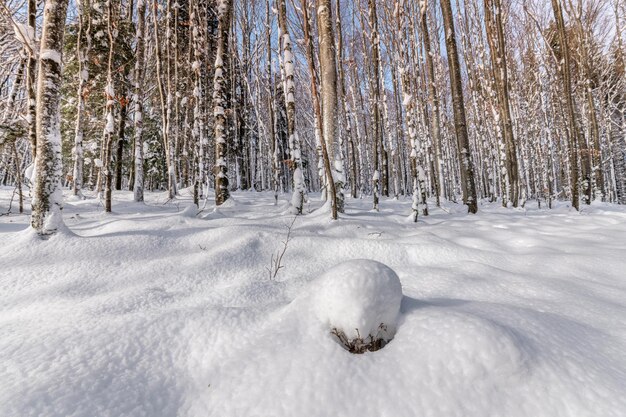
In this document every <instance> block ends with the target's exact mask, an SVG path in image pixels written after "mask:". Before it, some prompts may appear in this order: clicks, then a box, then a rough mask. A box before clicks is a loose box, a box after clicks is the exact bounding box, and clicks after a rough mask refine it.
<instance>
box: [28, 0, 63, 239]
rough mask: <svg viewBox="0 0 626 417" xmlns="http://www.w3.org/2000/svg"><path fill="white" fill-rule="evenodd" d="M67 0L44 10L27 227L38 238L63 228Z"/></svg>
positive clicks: (54, 2)
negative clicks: (62, 89) (63, 115)
mask: <svg viewBox="0 0 626 417" xmlns="http://www.w3.org/2000/svg"><path fill="white" fill-rule="evenodd" d="M67 3H68V0H56V1H55V0H48V2H47V3H46V5H45V7H44V16H43V30H42V33H41V44H40V51H39V52H40V55H39V56H40V64H39V74H38V86H37V87H38V88H37V110H36V111H37V138H38V140H37V159H36V160H35V170H36V174H35V187H34V190H33V199H32V203H31V204H32V208H33V211H32V217H31V227H32V228H33V229H34V230H35V231H36V232H37V233H38V234H39V235H48V234H52V233H55V232H56V231H57V230H58V229H59V228H60V227H62V225H63V217H62V215H61V210H62V206H63V192H62V191H61V177H62V159H61V120H60V119H61V117H60V107H61V94H60V93H61V92H60V89H61V83H62V53H63V35H64V31H65V18H66V12H67Z"/></svg>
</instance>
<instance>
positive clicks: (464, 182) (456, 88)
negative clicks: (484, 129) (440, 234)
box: [441, 0, 478, 213]
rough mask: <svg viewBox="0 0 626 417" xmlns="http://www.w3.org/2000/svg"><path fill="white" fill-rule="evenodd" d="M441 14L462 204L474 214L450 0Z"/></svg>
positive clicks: (471, 167) (475, 203) (443, 3)
mask: <svg viewBox="0 0 626 417" xmlns="http://www.w3.org/2000/svg"><path fill="white" fill-rule="evenodd" d="M441 12H442V14H443V23H444V30H445V32H446V52H447V55H448V65H449V66H450V87H451V91H452V107H453V110H454V128H455V131H456V138H457V145H458V156H459V168H460V170H461V186H462V190H463V203H464V204H467V206H468V209H469V212H470V213H476V212H477V211H478V201H477V198H476V186H475V183H474V164H473V162H472V154H471V152H470V147H469V137H468V135H467V122H466V118H465V103H464V99H463V84H462V80H461V67H460V64H459V55H458V52H457V48H456V36H455V33H454V19H453V16H452V7H451V6H450V0H441Z"/></svg>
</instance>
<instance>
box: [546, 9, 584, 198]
mask: <svg viewBox="0 0 626 417" xmlns="http://www.w3.org/2000/svg"><path fill="white" fill-rule="evenodd" d="M552 10H553V11H554V19H555V20H556V26H557V30H558V32H559V40H560V45H561V48H560V49H561V52H562V54H563V63H562V64H559V66H560V67H561V74H562V78H563V91H564V93H565V100H566V106H567V115H568V128H569V133H570V134H569V160H570V161H569V162H570V172H569V177H570V184H571V188H572V190H571V191H572V206H573V207H574V208H575V209H576V210H580V201H579V197H578V192H579V189H580V178H579V177H578V145H579V143H580V140H579V134H580V132H579V131H578V126H577V125H576V113H575V111H574V97H573V95H572V80H571V75H570V59H569V49H568V47H567V35H566V33H565V23H564V22H563V11H562V9H561V0H552Z"/></svg>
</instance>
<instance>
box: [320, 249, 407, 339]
mask: <svg viewBox="0 0 626 417" xmlns="http://www.w3.org/2000/svg"><path fill="white" fill-rule="evenodd" d="M314 293H315V295H314V300H315V301H314V308H315V312H316V314H317V316H318V317H319V319H320V320H322V322H323V323H324V324H325V325H327V326H328V327H329V329H330V328H337V330H341V331H342V332H343V333H344V334H345V335H346V336H347V337H348V339H354V338H357V337H361V338H365V337H366V336H368V335H371V336H376V334H377V333H378V332H379V328H380V327H381V324H382V325H384V326H386V328H387V332H386V333H387V334H386V336H388V337H386V338H391V337H393V333H394V332H395V328H396V323H397V319H398V313H399V312H400V301H401V300H402V285H401V284H400V279H399V278H398V276H397V275H396V273H395V272H393V270H392V269H391V268H389V267H388V266H386V265H383V264H382V263H380V262H376V261H371V260H367V259H356V260H350V261H346V262H343V263H341V264H339V265H337V266H335V267H333V268H331V269H330V270H329V271H327V272H326V273H325V274H324V275H323V276H322V277H321V278H319V281H318V283H317V288H316V289H315V292H314Z"/></svg>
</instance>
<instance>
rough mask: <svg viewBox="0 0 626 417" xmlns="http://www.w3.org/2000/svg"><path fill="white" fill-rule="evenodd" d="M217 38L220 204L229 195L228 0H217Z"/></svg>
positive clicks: (217, 187)
mask: <svg viewBox="0 0 626 417" xmlns="http://www.w3.org/2000/svg"><path fill="white" fill-rule="evenodd" d="M217 1H218V3H217V13H218V26H217V32H218V38H217V51H216V56H215V73H214V77H213V116H214V117H215V121H214V132H215V204H216V205H218V206H220V205H222V204H224V202H225V201H226V200H228V198H229V197H230V191H229V188H228V177H227V176H226V174H227V172H228V167H227V165H226V113H225V110H226V107H227V100H226V78H225V76H224V71H225V65H224V61H225V60H226V54H227V53H228V35H229V33H230V19H231V15H232V7H233V4H232V3H231V2H230V0H217Z"/></svg>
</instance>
